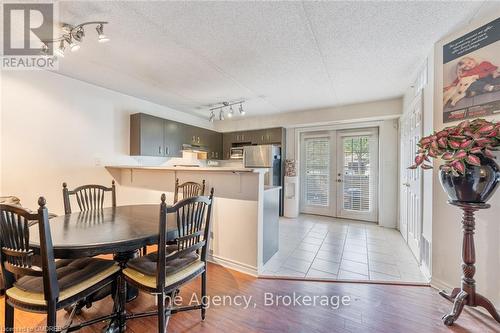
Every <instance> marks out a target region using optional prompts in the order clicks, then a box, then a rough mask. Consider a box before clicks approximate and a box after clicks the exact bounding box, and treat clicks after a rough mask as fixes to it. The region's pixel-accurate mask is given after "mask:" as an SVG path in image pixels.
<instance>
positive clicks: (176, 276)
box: [123, 260, 205, 289]
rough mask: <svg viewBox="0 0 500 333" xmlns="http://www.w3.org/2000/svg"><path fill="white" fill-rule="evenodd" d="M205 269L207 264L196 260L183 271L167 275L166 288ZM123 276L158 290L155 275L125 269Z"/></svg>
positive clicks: (183, 268)
mask: <svg viewBox="0 0 500 333" xmlns="http://www.w3.org/2000/svg"><path fill="white" fill-rule="evenodd" d="M204 267H205V263H204V262H203V261H201V260H196V261H194V262H192V263H190V264H188V265H186V266H184V267H182V269H181V270H179V271H177V272H175V273H173V274H166V275H165V287H168V286H171V285H173V284H175V283H177V282H179V281H182V280H184V279H186V278H188V277H189V276H190V275H193V274H195V273H196V272H199V271H200V270H202V269H203V268H204ZM123 274H124V275H125V276H127V277H128V278H129V279H131V280H134V281H136V282H137V283H140V284H141V285H143V286H146V287H148V288H151V289H156V276H155V275H146V274H143V273H141V272H139V271H137V270H135V269H133V268H125V269H124V270H123Z"/></svg>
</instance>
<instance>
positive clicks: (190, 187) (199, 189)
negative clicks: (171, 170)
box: [174, 178, 205, 204]
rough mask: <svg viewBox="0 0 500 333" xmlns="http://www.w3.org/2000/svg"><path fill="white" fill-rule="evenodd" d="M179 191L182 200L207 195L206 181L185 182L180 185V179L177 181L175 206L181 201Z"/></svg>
mask: <svg viewBox="0 0 500 333" xmlns="http://www.w3.org/2000/svg"><path fill="white" fill-rule="evenodd" d="M179 191H181V193H182V199H187V198H191V197H196V196H199V195H204V194H205V179H203V181H202V182H201V184H200V183H195V182H185V183H182V184H180V185H179V178H177V179H175V189H174V204H175V203H176V202H177V201H179Z"/></svg>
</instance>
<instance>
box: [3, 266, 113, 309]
mask: <svg viewBox="0 0 500 333" xmlns="http://www.w3.org/2000/svg"><path fill="white" fill-rule="evenodd" d="M92 259H93V258H92ZM111 263H112V265H111V266H109V267H107V268H106V269H103V270H100V271H96V272H94V273H93V274H92V275H91V276H90V277H89V278H88V279H86V280H83V281H80V282H79V283H77V284H73V285H72V286H71V287H67V288H66V289H64V290H62V291H60V292H59V298H58V300H59V301H60V302H61V301H64V300H66V299H68V298H70V297H72V296H74V295H76V294H79V293H81V292H83V291H85V290H87V289H89V288H91V287H93V286H95V285H96V284H97V283H99V282H101V281H102V280H104V279H106V278H109V277H110V276H112V275H114V274H117V273H118V272H119V271H120V266H118V265H117V264H114V263H113V262H111ZM5 293H6V294H7V297H8V298H9V299H13V300H16V301H18V302H23V303H26V304H34V305H40V306H45V305H47V301H46V300H45V296H44V293H43V292H30V291H25V290H22V289H20V288H18V287H16V286H14V287H12V288H9V289H7V290H6V292H5Z"/></svg>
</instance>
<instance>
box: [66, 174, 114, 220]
mask: <svg viewBox="0 0 500 333" xmlns="http://www.w3.org/2000/svg"><path fill="white" fill-rule="evenodd" d="M106 192H111V204H112V207H116V186H115V181H114V180H113V181H112V183H111V187H106V186H102V185H94V184H92V185H83V186H79V187H77V188H75V189H74V190H68V185H67V184H66V183H63V200H64V213H65V214H71V212H72V210H71V200H70V196H75V198H76V202H77V204H78V208H80V211H82V212H84V211H89V210H96V209H102V208H104V198H105V194H106Z"/></svg>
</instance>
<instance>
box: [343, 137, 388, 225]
mask: <svg viewBox="0 0 500 333" xmlns="http://www.w3.org/2000/svg"><path fill="white" fill-rule="evenodd" d="M362 135H368V136H371V137H372V140H370V146H369V147H370V155H372V154H373V156H374V157H375V158H374V160H373V161H371V158H370V164H371V162H373V168H372V170H373V175H374V177H373V183H372V184H371V185H373V187H374V188H375V189H376V191H375V195H374V196H373V210H372V211H371V212H369V213H350V212H348V211H343V209H342V207H343V190H342V186H336V189H337V194H336V199H337V211H336V216H337V217H339V218H347V219H354V220H362V221H366V222H377V221H378V208H379V207H378V202H379V200H378V196H379V193H380V191H379V184H378V178H379V167H378V165H379V163H380V162H379V159H380V158H379V153H378V152H379V148H378V146H379V130H378V128H376V127H372V128H366V129H353V130H338V131H336V136H337V151H336V153H337V156H339V155H340V154H339V152H341V151H342V149H343V147H342V140H341V138H342V137H349V136H362ZM342 164H343V158H337V171H336V174H337V176H338V177H336V178H338V179H340V177H341V175H340V171H341V169H342ZM337 185H338V184H337Z"/></svg>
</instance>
